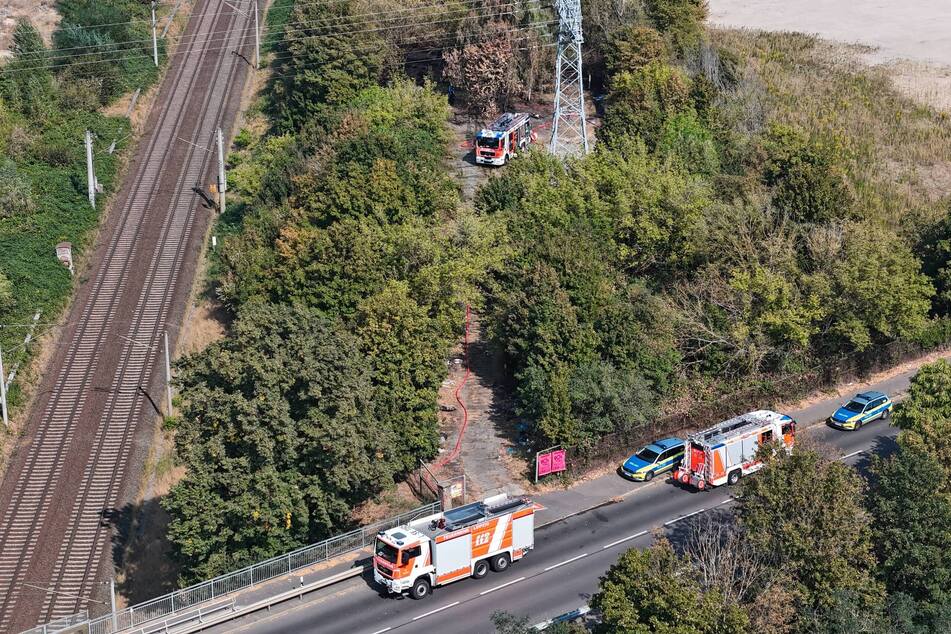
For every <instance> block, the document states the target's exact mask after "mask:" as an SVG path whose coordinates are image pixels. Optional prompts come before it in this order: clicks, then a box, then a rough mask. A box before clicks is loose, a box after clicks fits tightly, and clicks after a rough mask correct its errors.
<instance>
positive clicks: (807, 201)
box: [763, 124, 852, 222]
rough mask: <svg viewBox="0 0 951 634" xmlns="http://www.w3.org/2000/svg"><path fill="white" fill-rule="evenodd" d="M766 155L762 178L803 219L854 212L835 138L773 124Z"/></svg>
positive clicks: (781, 203)
mask: <svg viewBox="0 0 951 634" xmlns="http://www.w3.org/2000/svg"><path fill="white" fill-rule="evenodd" d="M766 155H767V158H766V163H765V165H764V167H763V182H764V183H765V184H766V185H768V186H770V187H772V188H773V192H774V193H773V202H774V203H775V204H776V205H777V206H778V207H779V208H780V209H782V210H783V211H785V212H787V213H788V214H790V215H791V216H792V217H793V218H795V219H797V220H801V221H804V222H827V221H829V220H833V219H837V218H847V217H849V216H851V215H852V210H851V206H852V195H851V193H850V192H849V189H848V187H847V185H846V182H847V181H846V178H845V173H844V170H843V168H842V159H841V157H840V151H839V150H838V149H837V147H836V144H835V142H834V141H832V140H829V139H812V138H810V137H809V136H807V135H806V133H805V132H803V131H801V130H798V129H796V128H792V127H789V126H784V125H779V124H774V125H772V126H770V128H769V130H768V132H767V135H766Z"/></svg>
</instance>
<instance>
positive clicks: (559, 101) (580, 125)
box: [549, 0, 588, 156]
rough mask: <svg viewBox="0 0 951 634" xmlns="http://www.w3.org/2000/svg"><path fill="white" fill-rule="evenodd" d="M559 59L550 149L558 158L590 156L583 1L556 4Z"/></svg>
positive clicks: (562, 0) (559, 0) (572, 0)
mask: <svg viewBox="0 0 951 634" xmlns="http://www.w3.org/2000/svg"><path fill="white" fill-rule="evenodd" d="M555 10H556V11H557V12H558V18H559V25H558V57H557V61H556V62H555V114H554V115H553V116H552V123H551V143H550V144H549V149H550V150H551V152H552V154H555V155H556V156H567V155H569V154H576V153H578V152H583V153H585V154H587V153H588V123H587V120H586V118H585V112H584V83H583V81H582V74H581V43H582V41H583V38H582V35H581V0H555Z"/></svg>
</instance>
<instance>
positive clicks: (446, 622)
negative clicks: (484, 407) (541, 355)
mask: <svg viewBox="0 0 951 634" xmlns="http://www.w3.org/2000/svg"><path fill="white" fill-rule="evenodd" d="M896 433H897V430H895V429H894V428H892V427H890V426H889V425H888V424H887V423H886V422H883V421H879V422H875V423H871V424H869V425H867V426H866V427H864V428H863V429H861V430H859V431H857V432H843V431H838V430H834V429H831V428H828V427H826V426H824V425H820V426H816V427H813V428H810V429H806V430H804V431H803V432H802V433H801V435H800V437H801V438H802V439H803V440H804V441H805V440H806V439H808V440H810V441H816V440H818V441H821V442H823V443H827V444H829V445H830V446H832V447H834V448H835V450H837V451H838V452H839V453H840V455H841V456H842V459H843V460H844V461H846V462H848V463H850V464H855V465H858V466H859V467H861V466H862V465H863V464H864V463H865V462H866V461H867V459H868V456H869V455H870V454H871V453H873V452H874V453H882V452H884V451H887V450H888V448H889V447H891V446H892V445H893V442H892V441H891V439H892V438H893V437H894V436H895V435H896ZM753 477H755V476H753ZM631 487H632V488H639V489H642V490H640V491H638V492H636V493H634V494H632V495H630V496H627V497H626V498H624V499H623V501H621V502H618V503H615V504H610V505H607V506H603V507H600V508H598V509H594V510H592V511H588V512H586V513H583V514H581V515H577V516H574V517H570V518H567V519H564V520H561V521H559V522H556V523H554V524H551V525H549V526H546V527H544V528H541V529H539V530H538V531H536V537H535V550H534V551H533V552H531V553H529V555H528V556H526V557H525V559H523V560H521V561H519V562H516V563H515V564H514V565H513V566H512V567H511V568H510V569H509V570H508V571H506V572H505V573H501V574H495V573H490V574H489V576H487V577H485V578H484V579H481V580H474V579H467V580H464V581H460V582H457V583H454V584H450V585H448V586H445V587H442V588H436V589H435V590H434V592H433V594H432V596H430V597H429V598H428V599H425V600H422V601H413V600H412V599H409V598H403V599H400V598H391V597H385V596H381V595H380V594H379V592H378V590H377V589H376V588H375V586H374V584H373V582H372V579H367V578H356V579H352V580H350V581H348V582H344V583H341V584H338V585H335V586H331V587H329V588H326V589H324V590H321V591H318V592H314V593H311V594H309V595H305V597H304V599H303V600H302V601H289V602H287V603H284V604H281V605H278V606H274V607H273V608H272V609H271V611H270V612H268V611H263V612H259V613H257V614H254V615H251V616H249V617H246V618H244V619H241V620H237V621H233V622H231V623H228V624H225V625H223V626H220V627H218V628H214V629H213V630H212V631H217V632H225V631H229V632H248V633H254V634H257V633H264V632H268V633H272V634H280V633H290V632H294V633H295V634H296V633H300V632H321V634H331V633H337V632H339V633H341V634H343V633H346V634H357V633H362V634H382V633H383V632H399V633H400V634H404V633H409V632H454V633H455V632H466V633H469V632H474V633H478V632H493V631H494V629H493V627H492V625H491V622H490V620H489V617H490V615H491V614H492V612H494V611H496V610H504V611H507V612H510V613H513V614H518V615H525V616H528V617H529V618H530V621H531V622H533V623H534V622H538V621H543V620H545V619H547V618H551V617H552V616H556V615H558V614H562V613H565V612H568V611H570V610H572V609H574V608H577V607H579V606H581V605H583V604H585V603H587V602H588V600H589V599H590V597H591V594H592V593H593V592H594V591H596V589H597V583H598V578H599V576H600V575H601V574H603V573H604V572H605V571H606V570H607V569H608V568H609V567H610V566H611V565H612V564H613V563H614V562H615V561H616V560H617V558H618V556H619V555H620V554H621V553H622V552H624V551H625V550H626V549H628V548H631V547H633V546H646V545H647V544H649V543H650V541H651V539H652V538H653V535H654V534H655V532H657V531H661V532H663V533H665V534H667V535H668V536H669V537H670V538H671V539H674V540H676V538H677V536H678V533H682V532H683V531H684V530H685V529H686V528H687V527H689V524H690V522H692V521H695V518H696V517H697V516H698V515H699V513H701V512H726V510H727V509H729V508H730V505H731V498H730V493H731V490H729V489H728V488H726V487H722V488H719V489H714V490H712V491H705V492H693V491H688V490H685V489H681V488H679V487H678V486H676V485H674V484H672V483H671V482H670V481H669V480H667V479H664V480H663V481H655V482H652V483H650V484H635V483H631Z"/></svg>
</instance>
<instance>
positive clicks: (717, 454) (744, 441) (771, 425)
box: [672, 410, 796, 490]
mask: <svg viewBox="0 0 951 634" xmlns="http://www.w3.org/2000/svg"><path fill="white" fill-rule="evenodd" d="M795 440H796V421H794V420H793V419H792V418H790V417H789V416H786V415H785V414H777V413H776V412H771V411H769V410H759V411H756V412H750V413H749V414H743V415H742V416H737V417H735V418H731V419H729V420H727V421H724V422H722V423H720V424H719V425H715V426H714V427H711V428H709V429H705V430H703V431H701V432H697V433H696V434H691V435H690V436H688V437H687V440H686V441H685V442H684V457H683V459H682V461H681V463H680V466H679V467H677V468H676V469H674V471H673V476H672V477H673V478H674V479H675V480H678V481H680V482H681V483H683V484H689V485H691V486H693V487H696V488H697V489H701V490H702V489H707V488H710V487H715V486H720V485H721V484H736V483H737V482H738V481H739V480H740V478H741V477H743V476H745V475H749V474H750V473H754V472H756V471H758V470H759V469H761V468H762V467H763V463H762V461H760V460H758V459H757V456H756V452H757V450H758V449H759V447H760V445H766V444H769V443H773V442H778V443H779V444H780V445H781V446H782V447H783V448H785V450H786V451H792V447H793V444H794V443H795Z"/></svg>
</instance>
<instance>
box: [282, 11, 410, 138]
mask: <svg viewBox="0 0 951 634" xmlns="http://www.w3.org/2000/svg"><path fill="white" fill-rule="evenodd" d="M355 6H356V3H354V2H351V1H350V0H346V1H344V2H334V3H330V4H328V3H297V4H296V5H295V6H294V12H293V15H292V16H291V20H290V21H291V23H294V24H301V23H306V24H307V25H308V26H307V29H306V31H307V36H306V37H290V38H287V39H285V40H284V41H283V42H282V43H281V45H280V46H279V47H278V51H279V53H278V57H279V59H280V61H278V62H277V65H276V68H275V70H276V73H275V75H274V79H273V81H272V84H271V95H270V99H269V105H270V109H271V113H272V117H273V120H274V122H275V124H276V125H277V126H278V128H280V129H281V130H283V131H295V130H298V129H300V128H301V127H302V126H304V125H305V124H307V123H308V121H310V120H311V119H314V118H315V117H316V120H317V122H318V124H321V127H326V126H327V124H328V123H329V121H328V120H327V118H328V117H329V116H331V115H332V114H333V111H334V110H335V109H336V108H339V107H340V106H343V105H346V104H348V103H349V102H350V101H352V100H353V99H354V97H356V95H357V94H358V93H359V92H360V91H361V90H363V89H364V88H368V87H370V86H374V85H376V84H377V83H378V82H379V81H380V80H381V79H382V78H383V76H384V73H385V72H386V68H387V63H388V60H389V58H390V57H391V55H392V53H391V51H390V50H389V47H388V44H387V40H386V39H384V38H383V37H382V36H380V34H379V31H378V30H374V29H373V28H372V22H371V23H370V28H366V29H362V30H363V31H365V32H363V33H360V34H359V36H354V35H353V34H350V33H348V32H347V31H346V30H345V29H343V30H342V29H340V28H339V27H340V24H341V23H346V22H348V21H350V20H352V19H353V18H352V16H353V15H354V14H359V13H360V11H359V10H357V9H355ZM362 24H364V25H366V23H362Z"/></svg>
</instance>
